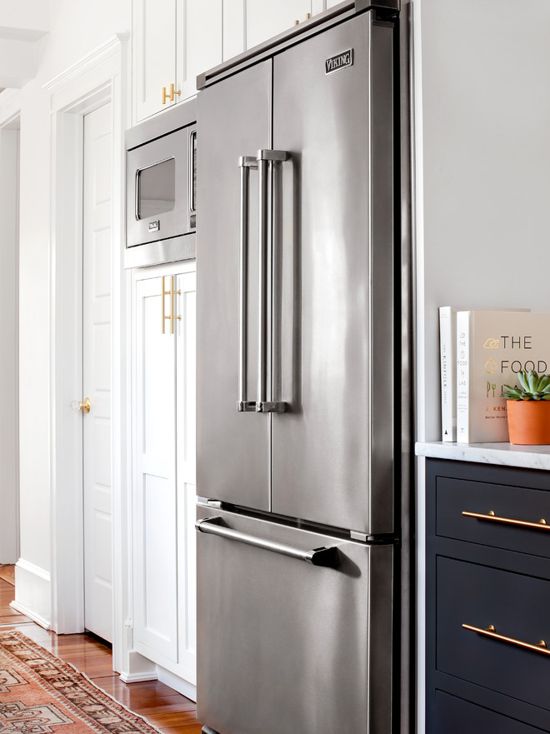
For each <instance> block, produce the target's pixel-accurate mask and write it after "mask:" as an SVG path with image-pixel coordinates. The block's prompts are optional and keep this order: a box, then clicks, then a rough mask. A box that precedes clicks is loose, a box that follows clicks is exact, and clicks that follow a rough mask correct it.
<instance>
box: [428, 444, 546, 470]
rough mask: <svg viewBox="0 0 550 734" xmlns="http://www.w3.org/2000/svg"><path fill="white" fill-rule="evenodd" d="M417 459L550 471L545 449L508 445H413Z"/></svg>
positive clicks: (542, 447) (543, 447) (541, 447)
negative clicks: (448, 460) (420, 457)
mask: <svg viewBox="0 0 550 734" xmlns="http://www.w3.org/2000/svg"><path fill="white" fill-rule="evenodd" d="M415 453H416V455H417V456H426V457H430V458H432V459H451V460H454V461H474V462H478V463H479V464H498V465H500V466H515V467H519V468H524V469H544V470H546V471H550V445H549V446H512V445H511V444H509V443H475V444H468V443H442V442H441V441H434V442H430V443H422V442H419V443H417V444H416V449H415Z"/></svg>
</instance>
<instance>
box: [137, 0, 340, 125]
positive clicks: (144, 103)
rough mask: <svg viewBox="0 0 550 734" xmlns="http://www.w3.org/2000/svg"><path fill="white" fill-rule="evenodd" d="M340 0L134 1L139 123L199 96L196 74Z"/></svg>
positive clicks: (301, 21)
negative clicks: (174, 105) (194, 96)
mask: <svg viewBox="0 0 550 734" xmlns="http://www.w3.org/2000/svg"><path fill="white" fill-rule="evenodd" d="M335 2H339V0H133V76H134V90H133V93H134V103H133V119H134V122H139V121H140V120H143V119H145V118H146V117H150V116H151V115H154V114H155V113H157V112H161V111H162V110H163V109H166V108H167V107H170V106H171V105H173V104H176V103H177V102H183V101H184V100H186V99H189V98H190V97H192V96H193V95H195V94H196V92H197V88H196V78H197V75H198V74H200V73H201V72H203V71H207V70H208V69H211V68H212V67H213V66H217V64H220V63H221V62H222V61H225V60H227V59H230V58H231V57H232V56H236V55H237V54H240V53H242V52H243V51H246V50H247V49H249V48H252V47H253V46H256V45H257V44H259V43H262V42H263V41H266V40H267V39H268V38H271V37H273V36H276V35H278V34H279V33H282V32H283V31H285V30H287V29H288V28H292V27H293V26H294V25H295V24H296V22H299V23H303V22H304V21H305V20H307V18H308V17H309V16H312V15H316V14H317V13H320V12H321V11H323V10H325V9H326V7H327V6H330V5H334V4H335Z"/></svg>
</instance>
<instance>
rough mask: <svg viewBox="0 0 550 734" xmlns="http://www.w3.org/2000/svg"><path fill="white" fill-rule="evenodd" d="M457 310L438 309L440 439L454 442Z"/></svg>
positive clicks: (447, 307) (448, 308)
mask: <svg viewBox="0 0 550 734" xmlns="http://www.w3.org/2000/svg"><path fill="white" fill-rule="evenodd" d="M457 310H458V309H457V308H454V307H453V306H441V307H440V309H439V355H440V368H441V439H442V441H456V314H457Z"/></svg>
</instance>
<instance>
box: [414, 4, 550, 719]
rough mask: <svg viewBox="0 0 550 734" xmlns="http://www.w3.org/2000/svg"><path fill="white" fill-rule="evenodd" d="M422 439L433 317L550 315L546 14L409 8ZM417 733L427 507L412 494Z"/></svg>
mask: <svg viewBox="0 0 550 734" xmlns="http://www.w3.org/2000/svg"><path fill="white" fill-rule="evenodd" d="M414 6H415V7H414V12H415V17H414V20H415V24H414V43H415V64H416V75H415V86H416V90H415V92H416V111H415V124H416V164H417V172H416V173H417V177H416V189H417V190H416V195H417V211H416V215H417V232H416V235H417V248H418V273H417V275H418V282H417V285H418V302H417V306H418V354H417V356H418V362H417V369H418V372H417V377H418V406H419V409H418V420H417V435H418V438H419V439H420V440H428V441H429V440H440V419H439V373H438V370H439V365H438V349H439V345H438V331H437V329H438V324H437V307H438V306H440V305H443V304H449V305H464V306H472V307H474V308H475V307H501V308H504V307H526V308H532V309H540V310H550V287H549V285H548V269H547V267H546V261H547V258H548V254H549V252H550V227H549V225H548V222H549V211H550V83H549V74H548V70H549V68H550V3H549V2H548V0H522V2H521V3H520V4H519V5H518V3H517V2H515V0H414ZM417 530H418V535H417V537H418V571H419V590H418V598H419V614H418V618H419V649H420V651H421V652H420V665H419V681H420V683H421V685H420V691H419V729H418V730H419V732H420V733H422V732H423V731H424V717H423V685H422V681H423V676H424V672H423V660H422V648H423V639H424V637H423V635H424V626H423V617H424V607H423V597H424V567H423V564H424V544H423V535H424V496H423V462H422V463H421V464H420V466H419V483H418V528H417Z"/></svg>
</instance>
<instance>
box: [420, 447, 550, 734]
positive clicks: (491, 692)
mask: <svg viewBox="0 0 550 734" xmlns="http://www.w3.org/2000/svg"><path fill="white" fill-rule="evenodd" d="M426 493H427V494H426V507H427V532H428V537H427V566H426V582H427V600H426V601H427V661H426V670H427V732H428V734H455V733H456V734H459V733H460V734H462V733H465V734H523V733H525V734H529V733H530V734H534V733H535V732H539V731H542V732H550V473H547V472H544V471H532V470H528V469H526V470H518V469H511V468H507V467H496V466H488V465H483V464H469V463H463V462H455V461H441V460H435V459H430V460H428V462H427V486H426Z"/></svg>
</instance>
